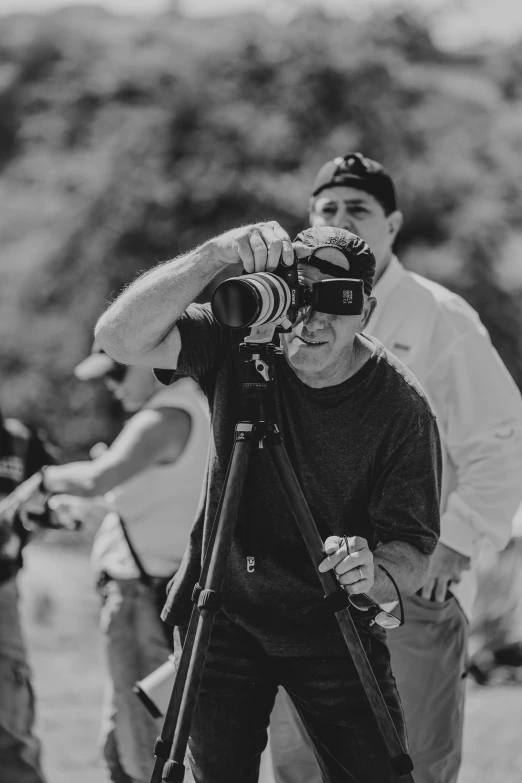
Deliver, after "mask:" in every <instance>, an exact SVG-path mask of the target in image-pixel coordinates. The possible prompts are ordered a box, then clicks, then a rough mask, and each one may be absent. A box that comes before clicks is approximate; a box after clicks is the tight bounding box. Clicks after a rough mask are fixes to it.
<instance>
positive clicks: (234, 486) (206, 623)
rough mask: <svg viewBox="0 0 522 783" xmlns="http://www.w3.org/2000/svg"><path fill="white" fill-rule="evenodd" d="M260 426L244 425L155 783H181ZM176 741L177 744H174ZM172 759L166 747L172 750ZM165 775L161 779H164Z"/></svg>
mask: <svg viewBox="0 0 522 783" xmlns="http://www.w3.org/2000/svg"><path fill="white" fill-rule="evenodd" d="M254 429H255V428H254V425H253V424H250V423H249V422H240V423H239V424H238V425H237V427H236V432H235V440H234V447H233V450H232V454H231V457H230V462H229V467H228V472H227V476H226V478H225V484H224V486H223V492H222V495H221V500H220V505H219V508H218V512H217V515H216V519H215V521H214V525H213V529H212V533H211V538H210V542H209V545H208V547H207V551H206V553H205V559H204V564H203V569H202V573H201V577H200V583H198V585H197V586H196V590H195V594H196V596H197V610H198V611H196V609H194V610H193V612H192V616H191V620H190V624H189V628H188V631H187V637H186V639H185V644H184V647H183V653H182V656H181V660H180V665H179V668H178V672H177V674H176V680H175V683H174V688H173V691H172V695H171V699H170V703H169V707H168V710H167V715H166V717H165V724H164V728H163V732H162V736H161V737H160V739H159V740H158V742H157V743H156V748H155V753H156V762H155V765H154V771H153V774H152V778H151V783H160V781H161V780H163V781H167V782H168V783H181V782H182V781H183V778H184V759H185V752H186V748H187V743H188V738H189V733H190V726H191V722H192V716H193V713H194V707H195V704H196V700H197V696H198V691H199V686H200V683H201V677H202V675H203V669H204V665H205V659H206V655H207V650H208V645H209V642H210V635H211V633H212V625H213V622H214V617H215V614H216V612H217V611H218V610H219V608H220V604H221V590H222V586H223V581H224V578H225V572H226V563H227V555H228V551H229V549H230V543H231V540H232V535H233V533H234V528H235V524H236V519H237V514H238V510H239V503H240V501H241V496H242V492H243V486H244V482H245V477H246V472H247V469H248V462H249V457H250V454H251V451H252V445H253V441H254V437H256V436H255V433H254ZM172 740H173V741H172ZM170 744H172V750H171V753H170V759H169V760H168V761H167V762H166V763H164V761H165V758H166V755H167V754H166V753H165V750H166V747H170ZM160 775H161V777H160Z"/></svg>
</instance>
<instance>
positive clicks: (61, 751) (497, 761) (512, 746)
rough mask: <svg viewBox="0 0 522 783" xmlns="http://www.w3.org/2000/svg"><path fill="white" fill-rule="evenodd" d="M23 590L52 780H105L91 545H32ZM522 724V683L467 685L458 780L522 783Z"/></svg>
mask: <svg viewBox="0 0 522 783" xmlns="http://www.w3.org/2000/svg"><path fill="white" fill-rule="evenodd" d="M59 544H60V545H59ZM21 590H22V596H23V598H22V611H23V617H24V622H25V628H26V636H27V641H28V645H29V648H30V653H31V661H32V666H33V669H34V675H35V687H36V692H37V698H38V732H39V735H40V737H41V739H42V741H43V745H44V765H45V771H46V774H47V777H48V781H49V783H71V781H73V780H74V783H107V781H108V777H107V775H106V772H105V770H104V768H103V766H102V764H101V762H100V760H99V755H98V749H97V734H98V727H99V719H100V712H101V704H102V694H103V679H104V674H103V655H102V650H101V645H100V638H99V635H98V631H97V597H96V594H95V591H94V588H93V577H92V574H91V571H90V567H89V562H88V556H87V542H86V543H85V546H83V547H80V548H76V547H75V548H71V547H70V546H66V547H64V546H63V542H61V541H54V543H53V541H52V540H51V541H50V542H49V541H48V542H47V543H46V545H45V546H44V545H42V544H40V543H33V544H31V546H30V547H28V549H27V556H26V568H25V569H24V572H23V575H22V579H21ZM521 726H522V687H521V686H518V687H517V686H513V685H511V686H507V685H505V686H498V687H491V688H479V687H478V686H474V685H472V684H470V686H469V694H468V700H467V715H466V728H465V744H464V764H463V768H462V772H461V775H460V778H459V783H520V781H521V780H522V739H521V736H522V735H521V732H520V727H521ZM263 778H264V779H263V780H262V781H260V783H271V781H270V776H269V775H264V776H263ZM6 783H7V782H6ZM9 783H16V782H15V781H9Z"/></svg>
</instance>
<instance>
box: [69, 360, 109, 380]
mask: <svg viewBox="0 0 522 783" xmlns="http://www.w3.org/2000/svg"><path fill="white" fill-rule="evenodd" d="M114 365H115V362H114V361H113V359H111V357H110V356H107V354H106V353H92V354H91V355H90V356H88V357H87V358H86V359H84V360H83V362H80V364H78V365H77V366H76V367H75V368H74V374H75V376H76V377H77V378H78V380H79V381H92V380H94V379H95V378H103V376H104V375H107V373H108V372H110V371H111V370H112V369H113V368H114Z"/></svg>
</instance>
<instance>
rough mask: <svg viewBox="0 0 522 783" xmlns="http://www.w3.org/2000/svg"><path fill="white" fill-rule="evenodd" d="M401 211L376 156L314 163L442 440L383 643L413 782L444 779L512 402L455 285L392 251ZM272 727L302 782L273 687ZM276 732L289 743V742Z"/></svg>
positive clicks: (516, 487)
mask: <svg viewBox="0 0 522 783" xmlns="http://www.w3.org/2000/svg"><path fill="white" fill-rule="evenodd" d="M402 220H403V218H402V214H401V213H400V211H399V210H398V205H397V195H396V191H395V187H394V184H393V181H392V179H391V177H390V175H389V174H388V172H387V171H386V170H385V169H384V168H383V167H382V166H381V165H380V164H379V163H377V162H376V161H373V160H370V159H368V158H365V157H364V156H363V155H361V154H360V153H353V154H348V155H345V156H344V157H339V158H336V159H335V160H332V161H328V162H327V163H325V165H324V166H323V167H322V168H321V169H320V171H319V173H318V174H317V177H316V179H315V182H314V185H313V189H312V196H311V200H310V223H311V224H312V225H313V226H337V227H340V228H344V229H347V230H349V231H353V232H354V233H356V234H357V235H358V236H360V237H362V238H363V239H364V240H366V242H368V244H369V245H370V247H371V249H372V251H373V253H374V255H375V257H376V262H377V263H376V271H375V280H376V284H375V288H374V294H375V296H376V299H377V302H378V306H377V308H376V310H375V313H374V314H373V315H372V318H371V321H370V322H369V324H368V325H367V327H366V331H365V333H366V334H367V335H373V336H375V337H376V338H378V339H379V340H380V341H381V342H382V343H383V344H384V345H385V346H386V347H387V348H388V349H389V350H390V351H392V352H393V353H394V354H395V355H396V356H397V357H398V358H399V359H400V360H401V361H402V362H403V363H404V364H405V365H406V366H407V367H408V368H409V369H410V370H411V371H412V372H413V373H414V374H415V377H416V378H417V379H418V381H419V382H420V383H421V385H422V387H423V389H424V391H425V392H426V395H427V397H428V399H429V401H430V403H431V405H432V408H433V410H434V411H435V414H436V416H437V422H438V426H439V432H440V436H441V442H442V451H443V474H442V503H441V511H442V516H441V534H440V541H439V544H438V546H437V548H436V550H435V552H434V554H433V555H432V557H431V561H430V566H429V570H428V572H427V575H426V578H425V579H424V582H423V585H422V588H421V589H420V590H418V591H417V592H416V593H415V594H414V595H411V596H409V597H408V598H406V600H405V612H406V618H407V619H406V624H405V626H404V627H402V628H400V629H397V630H394V631H393V632H391V633H390V634H389V647H390V651H391V656H392V670H393V673H394V675H395V678H396V680H397V685H398V688H399V693H400V696H401V701H402V704H403V707H404V712H405V717H406V725H407V729H408V739H409V743H410V752H411V756H412V759H413V762H414V766H415V781H416V783H455V781H456V779H457V774H458V770H459V766H460V761H461V751H462V729H463V714H464V695H465V679H464V677H465V670H466V667H465V657H466V642H467V626H468V620H469V617H470V614H471V611H472V607H473V601H474V596H475V592H476V567H477V561H478V556H479V552H480V549H481V546H482V543H483V541H484V539H486V538H487V539H489V541H490V542H492V543H493V545H494V546H495V547H496V548H498V549H502V548H503V547H504V546H505V545H506V543H507V542H508V539H509V535H510V530H511V522H512V519H513V516H514V513H515V510H516V509H517V506H518V504H519V502H520V499H521V488H520V470H521V465H522V404H521V400H520V394H519V392H518V390H517V388H516V386H515V384H514V383H513V381H512V379H511V377H510V376H509V374H508V372H507V371H506V368H505V367H504V365H503V364H502V362H501V360H500V359H499V357H498V355H497V353H496V351H495V350H494V348H493V347H492V345H491V342H490V340H489V336H488V334H487V332H486V330H485V329H484V327H483V326H482V324H481V323H480V320H479V318H478V316H477V314H476V313H475V312H474V311H473V310H472V309H471V308H470V307H469V306H468V305H467V304H466V302H464V301H463V300H462V299H461V298H460V297H459V296H456V295H455V294H453V293H452V292H450V291H448V290H447V289H445V288H443V287H442V286H440V285H437V284H435V283H433V282H431V281H429V280H427V279H425V278H423V277H421V276H419V275H416V274H412V273H410V272H407V271H406V270H405V269H404V268H403V266H402V265H401V264H400V262H399V261H398V259H397V257H396V256H395V255H394V254H393V245H394V242H395V239H396V237H397V234H398V232H399V230H400V228H401V225H402ZM271 728H272V732H273V733H271V736H273V738H274V741H273V743H272V750H273V753H274V767H275V770H276V777H277V779H278V783H292V782H293V781H296V782H297V781H299V783H302V781H303V776H302V774H301V773H302V769H303V766H304V767H305V768H306V774H307V777H306V781H307V783H315V781H319V780H320V776H319V771H318V770H317V766H316V765H315V760H314V759H313V757H312V754H311V751H310V748H309V747H308V749H307V747H306V740H305V739H304V735H303V734H302V731H301V727H300V726H299V725H298V723H297V721H296V719H295V716H293V715H292V708H291V705H290V704H289V703H288V702H286V701H285V699H284V697H282V698H281V697H280V702H278V706H277V707H276V710H275V712H274V716H273V723H272V727H271ZM285 741H286V743H287V745H290V744H291V743H293V749H292V750H291V752H288V751H287V750H286V749H285ZM305 758H308V764H307V763H306V761H305ZM295 762H296V763H297V765H296V767H295V771H294V773H292V766H293V764H294V763H295ZM314 767H315V772H314V771H313V769H314Z"/></svg>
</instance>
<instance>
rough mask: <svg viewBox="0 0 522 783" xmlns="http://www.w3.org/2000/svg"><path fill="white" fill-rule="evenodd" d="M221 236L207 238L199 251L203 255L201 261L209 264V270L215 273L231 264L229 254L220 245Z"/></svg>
mask: <svg viewBox="0 0 522 783" xmlns="http://www.w3.org/2000/svg"><path fill="white" fill-rule="evenodd" d="M220 238H221V237H220V236H218V237H213V238H212V239H209V240H207V242H205V244H204V245H201V247H200V248H199V251H198V252H199V254H200V256H201V259H200V260H201V262H202V263H203V264H204V265H206V266H208V269H209V272H213V273H214V274H217V273H218V272H220V271H221V270H222V269H223V267H224V266H230V264H231V261H230V258H229V254H226V253H224V252H223V249H222V247H221V246H220V243H219V239H220ZM238 262H239V257H238Z"/></svg>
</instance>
